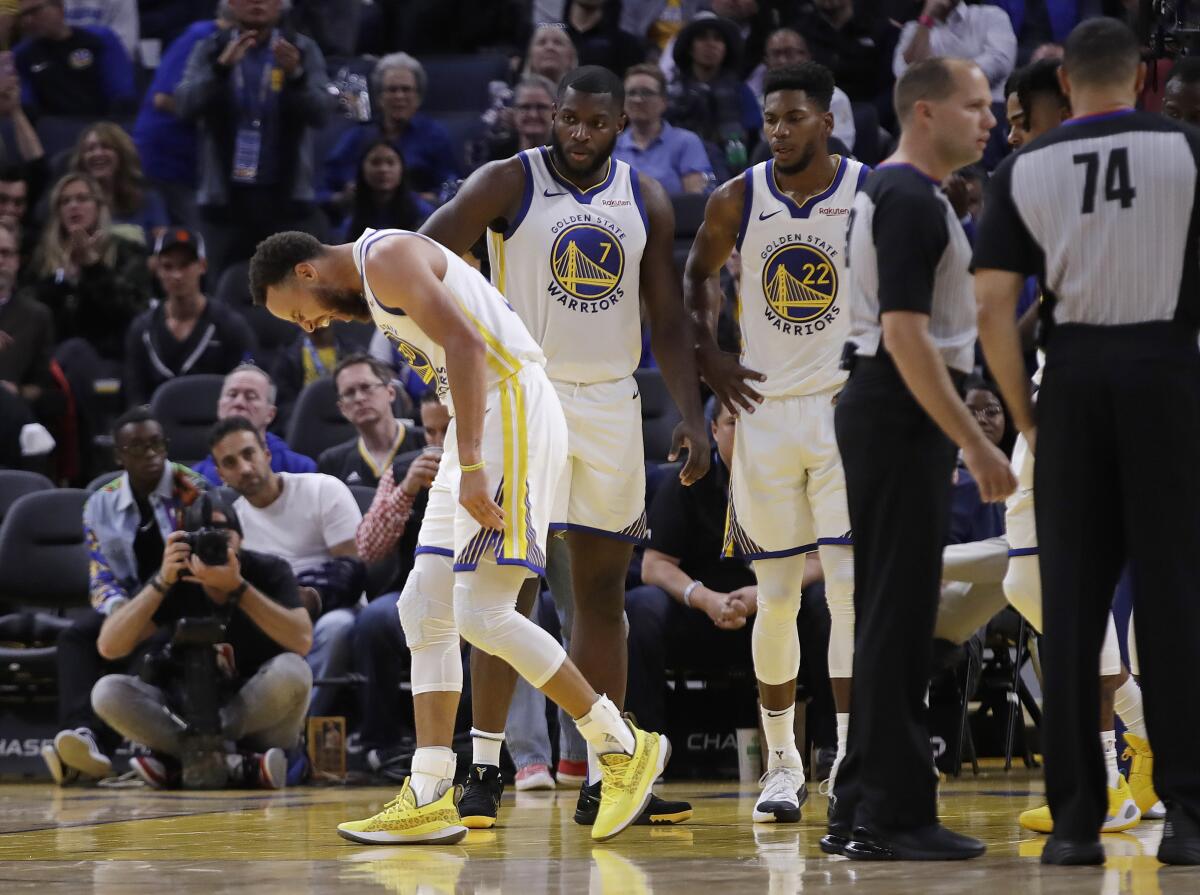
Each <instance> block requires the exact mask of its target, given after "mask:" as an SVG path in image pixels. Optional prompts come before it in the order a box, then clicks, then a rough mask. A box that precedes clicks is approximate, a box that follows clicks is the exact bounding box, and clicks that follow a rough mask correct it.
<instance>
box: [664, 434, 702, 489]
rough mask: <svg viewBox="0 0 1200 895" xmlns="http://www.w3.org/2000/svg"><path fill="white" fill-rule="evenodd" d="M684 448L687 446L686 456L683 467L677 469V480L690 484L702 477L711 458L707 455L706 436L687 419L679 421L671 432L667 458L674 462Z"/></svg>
mask: <svg viewBox="0 0 1200 895" xmlns="http://www.w3.org/2000/svg"><path fill="white" fill-rule="evenodd" d="M684 448H687V452H688V456H687V461H686V462H685V463H684V464H683V469H681V470H679V481H681V482H682V483H683V484H685V485H691V484H693V483H694V482H697V481H699V480H700V479H702V478H704V475H705V473H707V472H708V466H709V464H710V463H711V462H712V460H711V458H710V457H709V449H708V436H707V435H706V434H705V433H704V431H703V430H702V429H697V428H696V427H695V426H691V425H688V422H687V420H684V421H682V422H680V424H679V425H678V426H676V427H675V431H674V432H673V433H671V452H670V453H669V454H667V459H668V460H670V461H671V462H672V463H674V462H675V461H676V460H677V459H679V452H680V451H681V450H683V449H684Z"/></svg>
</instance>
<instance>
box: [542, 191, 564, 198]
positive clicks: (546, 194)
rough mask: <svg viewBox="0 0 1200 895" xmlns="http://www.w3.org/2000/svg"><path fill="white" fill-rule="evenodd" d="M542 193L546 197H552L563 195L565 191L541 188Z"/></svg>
mask: <svg viewBox="0 0 1200 895" xmlns="http://www.w3.org/2000/svg"><path fill="white" fill-rule="evenodd" d="M542 195H543V196H545V197H546V198H547V199H553V198H554V197H555V196H565V195H566V193H552V192H550V191H549V190H542Z"/></svg>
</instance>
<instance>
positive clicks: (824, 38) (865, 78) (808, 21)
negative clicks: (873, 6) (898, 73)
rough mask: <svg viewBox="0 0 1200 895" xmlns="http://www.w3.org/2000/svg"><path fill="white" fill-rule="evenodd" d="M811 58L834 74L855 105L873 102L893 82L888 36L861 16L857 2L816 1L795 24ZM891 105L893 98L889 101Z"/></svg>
mask: <svg viewBox="0 0 1200 895" xmlns="http://www.w3.org/2000/svg"><path fill="white" fill-rule="evenodd" d="M796 30H797V31H799V32H800V33H801V34H802V35H804V39H805V40H806V41H807V42H808V47H809V49H810V50H811V51H812V58H813V60H814V61H816V62H820V63H821V64H822V65H824V66H825V67H826V68H828V69H829V70H830V71H832V72H833V79H834V81H835V82H836V83H837V85H838V87H840V88H841V89H842V90H845V91H846V95H847V96H849V97H850V99H852V100H853V101H854V102H862V103H868V102H874V101H875V100H876V99H877V98H878V97H880V96H883V95H884V94H886V91H887V89H888V83H889V82H890V80H891V79H890V77H889V72H888V64H887V59H886V57H885V51H886V48H887V42H888V36H887V33H886V32H885V31H884V29H883V27H882V26H881V25H880V24H879V23H878V22H877V21H876V20H874V19H872V18H871V17H870V16H868V15H859V14H858V13H857V12H856V10H855V7H854V0H814V2H813V4H812V8H811V9H810V10H809V11H808V12H807V13H806V14H804V15H801V16H800V18H799V19H797V20H796ZM887 102H888V105H890V104H891V97H890V96H888V97H887Z"/></svg>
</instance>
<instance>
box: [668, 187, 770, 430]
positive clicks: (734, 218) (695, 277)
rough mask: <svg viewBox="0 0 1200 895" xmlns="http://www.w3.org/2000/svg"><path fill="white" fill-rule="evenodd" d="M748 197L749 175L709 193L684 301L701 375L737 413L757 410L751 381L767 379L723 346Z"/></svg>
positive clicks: (685, 279) (687, 272)
mask: <svg viewBox="0 0 1200 895" xmlns="http://www.w3.org/2000/svg"><path fill="white" fill-rule="evenodd" d="M745 196H746V182H745V180H744V179H743V178H741V177H735V178H733V179H732V180H728V181H726V182H725V183H723V184H722V185H721V186H720V187H718V188H717V190H716V191H715V192H713V194H712V195H711V196H710V197H709V199H708V203H707V204H706V205H705V207H704V223H702V224H701V225H700V230H699V232H698V233H697V234H696V239H695V241H694V242H693V243H692V249H691V251H690V252H689V253H688V259H687V266H686V267H685V268H684V274H683V302H684V307H685V308H686V309H687V312H688V315H689V316H690V317H691V320H692V327H693V331H694V335H695V339H696V349H695V350H696V362H697V363H698V364H699V366H700V374H701V375H702V376H703V377H704V381H705V382H707V383H708V384H709V386H710V387H711V388H712V390H713V391H714V392H716V395H717V398H718V399H719V400H720V401H721V403H722V404H724V405H725V406H726V407H727V408H728V409H729V411H730V412H731V413H737V412H738V411H739V410H745V411H747V412H749V413H753V412H754V406H755V404H757V403H760V402H761V401H762V395H760V394H759V393H758V392H757V391H756V390H755V388H754V386H752V385H750V381H751V380H754V381H757V382H761V381H762V380H763V379H764V378H765V377H764V376H763V375H762V374H761V373H758V372H756V371H754V370H751V369H749V368H748V367H744V366H742V364H741V360H740V359H739V358H738V356H737V355H736V354H733V353H731V352H728V351H722V350H721V348H720V347H719V346H718V345H717V318H718V317H719V316H720V313H721V267H722V266H723V265H724V264H725V262H726V261H727V260H728V259H729V256H730V255H731V254H733V249H734V246H736V245H737V236H738V230H739V228H740V227H741V219H742V207H743V203H744V202H745Z"/></svg>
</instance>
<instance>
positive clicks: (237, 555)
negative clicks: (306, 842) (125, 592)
mask: <svg viewBox="0 0 1200 895" xmlns="http://www.w3.org/2000/svg"><path fill="white" fill-rule="evenodd" d="M184 529H185V530H184V531H177V532H173V533H172V534H170V535H169V536H168V538H167V542H166V549H165V550H164V551H163V558H162V566H161V568H160V569H159V571H158V574H157V575H155V576H154V577H153V578H151V579H150V582H149V583H148V584H147V585H146V586H145V587H144V588H142V590H141V592H140V593H138V594H137V596H135V597H134V598H133V599H132V600H131V601H129V603H127V604H126V605H124V606H122V607H121V608H120V609H118V610H117V611H115V612H113V613H112V614H111V615H110V616H109V617H108V618H107V619H106V620H105V622H104V626H103V627H102V628H101V629H100V639H99V641H98V642H97V648H98V650H99V652H100V655H101V656H103V657H104V658H105V659H109V660H112V659H118V658H120V657H122V656H125V655H128V654H129V653H130V652H131V651H133V650H134V649H135V648H136V647H137V646H138V644H140V643H142V642H143V641H145V640H146V639H148V638H150V637H152V636H154V635H155V634H156V633H157V632H159V630H160V629H161V628H162V627H163V626H175V638H174V641H173V643H172V644H171V650H170V655H169V657H168V656H163V655H162V654H161V653H159V654H156V656H157V661H153V662H149V661H148V662H146V663H145V664H144V665H143V671H142V675H141V676H135V675H132V674H110V675H108V676H106V677H104V678H101V679H100V681H99V682H98V683H97V684H96V686H95V688H94V689H93V690H92V706H93V708H94V709H95V711H96V714H97V715H99V716H100V718H101V719H103V720H104V721H105V722H106V723H107V724H109V725H110V726H111V727H112V728H113V729H115V730H117V731H119V732H120V733H121V734H123V735H124V736H126V737H128V738H129V739H130V740H132V741H133V742H136V743H141V744H143V745H145V746H148V747H150V749H151V750H153V753H154V754H153V756H138V757H135V758H134V759H133V760H132V762H131V765H132V767H133V768H134V770H136V771H137V772H138V774H139V776H141V778H142V779H143V780H145V782H146V783H147V784H149V785H150V786H153V787H156V788H161V787H168V786H178V785H180V782H181V780H182V777H183V774H182V772H183V770H184V765H185V764H186V763H187V762H188V761H189V760H190V759H191V757H192V755H193V754H194V753H195V751H196V750H197V748H198V746H197V744H198V742H199V738H200V737H201V736H202V735H204V734H210V735H215V736H216V737H217V738H218V739H219V740H226V741H233V742H235V743H236V744H237V746H238V747H239V748H242V747H245V748H247V749H249V750H253V751H243V752H237V753H231V754H229V755H227V756H225V764H226V768H227V772H228V773H227V783H228V784H229V785H239V784H240V785H246V786H260V787H263V788H268V789H278V788H280V787H282V786H284V785H285V783H286V782H287V765H288V762H287V756H286V755H285V752H284V750H286V749H293V748H295V747H296V746H297V745H298V743H299V741H300V732H301V728H302V727H303V724H304V717H305V711H306V709H307V707H308V697H309V692H310V690H311V689H312V673H311V672H310V671H309V668H308V665H307V664H306V663H305V661H304V659H303V658H302V657H303V656H304V655H305V654H306V653H307V652H308V650H309V648H310V647H311V645H312V623H311V621H310V620H309V617H308V613H307V612H306V611H305V609H304V608H303V607H302V606H301V605H300V598H299V596H298V594H297V590H296V579H295V577H294V576H293V575H292V571H291V569H290V568H289V567H288V564H287V563H286V562H284V561H283V560H281V559H277V558H275V557H273V556H267V555H265V554H262V553H255V552H253V551H250V550H243V549H241V542H242V532H241V525H240V524H239V522H238V518H237V515H236V514H235V512H234V510H233V509H232V508H231V507H230V506H228V505H227V504H225V502H224V501H223V500H222V499H221V498H220V497H216V496H213V495H205V496H203V497H201V498H200V499H199V500H198V501H197V502H196V503H194V504H193V505H192V506H191V507H189V508H188V510H187V513H186V515H185V518H184ZM222 548H223V549H222ZM213 617H216V619H217V620H218V621H220V622H223V623H224V626H225V629H224V631H223V632H219V633H220V634H221V636H220V638H219V639H220V640H221V641H222V642H221V644H220V646H219V647H214V646H213V645H211V644H212V642H213V639H216V638H213V639H210V640H208V641H207V642H205V643H203V644H200V645H197V642H196V640H195V639H193V641H192V643H190V644H185V643H184V642H183V641H184V640H185V637H184V636H182V635H183V633H184V632H185V630H188V629H191V630H193V631H194V630H195V629H196V628H197V627H204V625H203V623H202V622H201V623H200V624H197V622H200V621H201V620H211V619H213ZM177 622H178V623H179V624H178V625H177V626H176V623H177ZM210 627H211V626H210ZM193 636H194V635H193ZM189 650H208V651H213V652H214V653H215V655H216V656H217V657H218V659H213V658H212V653H208V652H206V653H204V654H202V658H207V659H208V660H209V661H210V662H211V667H212V674H213V676H215V677H217V678H218V680H215V681H214V680H201V681H196V680H195V679H194V676H193V675H191V674H183V673H181V669H180V668H179V666H180V665H184V666H186V670H187V671H189V672H190V671H191V670H192V669H194V668H195V663H194V662H193V661H191V659H190V657H189V656H187V655H184V654H185V653H186V652H187V651H189ZM194 655H195V654H194V653H193V656H194ZM146 677H149V678H151V681H147V680H145V679H144V678H146ZM185 680H186V685H185V683H184V682H185ZM213 693H215V694H216V695H217V704H218V705H219V708H217V706H214V708H216V709H217V710H216V711H215V712H214V715H215V717H214V719H213V720H214V722H216V723H214V724H213V726H214V727H216V728H218V729H216V730H206V729H205V727H206V724H205V718H203V717H199V716H201V715H203V714H204V712H203V707H204V705H205V704H206V703H209V704H211V702H212V701H211V699H210V695H211V694H213ZM197 707H200V709H201V710H200V711H196V709H197Z"/></svg>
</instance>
